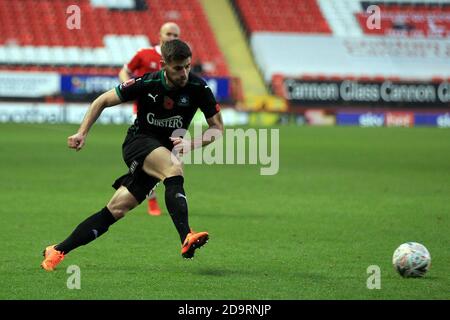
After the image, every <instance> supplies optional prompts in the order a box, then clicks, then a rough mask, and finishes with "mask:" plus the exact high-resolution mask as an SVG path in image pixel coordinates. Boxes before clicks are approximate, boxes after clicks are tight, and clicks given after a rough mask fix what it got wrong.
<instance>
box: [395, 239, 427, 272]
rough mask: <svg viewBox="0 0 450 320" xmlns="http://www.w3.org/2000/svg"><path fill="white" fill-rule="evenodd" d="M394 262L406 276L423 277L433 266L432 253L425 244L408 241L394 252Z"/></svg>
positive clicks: (398, 270)
mask: <svg viewBox="0 0 450 320" xmlns="http://www.w3.org/2000/svg"><path fill="white" fill-rule="evenodd" d="M392 264H393V265H394V268H395V270H397V272H398V273H399V274H400V275H401V276H402V277H404V278H410V277H411V278H419V277H423V276H424V275H425V274H426V273H427V271H428V269H429V268H430V266H431V255H430V253H429V252H428V250H427V248H425V246H424V245H423V244H420V243H417V242H406V243H403V244H402V245H400V246H399V247H398V248H397V249H396V250H395V252H394V255H393V257H392Z"/></svg>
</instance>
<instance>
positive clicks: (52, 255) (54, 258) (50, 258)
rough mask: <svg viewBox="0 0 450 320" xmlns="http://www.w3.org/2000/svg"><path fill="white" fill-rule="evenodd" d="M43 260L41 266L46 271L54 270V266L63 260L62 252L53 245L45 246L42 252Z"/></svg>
mask: <svg viewBox="0 0 450 320" xmlns="http://www.w3.org/2000/svg"><path fill="white" fill-rule="evenodd" d="M42 255H43V256H44V261H42V263H41V267H42V268H43V269H45V270H47V271H53V270H55V268H56V266H57V265H58V264H59V263H60V262H61V261H63V260H64V253H62V252H61V251H58V250H56V249H55V245H52V246H48V247H47V248H45V250H44V252H43V254H42Z"/></svg>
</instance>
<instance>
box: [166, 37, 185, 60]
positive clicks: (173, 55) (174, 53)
mask: <svg viewBox="0 0 450 320" xmlns="http://www.w3.org/2000/svg"><path fill="white" fill-rule="evenodd" d="M161 54H162V57H163V59H164V61H165V62H166V63H171V62H173V61H181V60H186V59H187V58H190V57H192V52H191V48H189V46H188V45H187V43H186V42H184V41H181V40H180V39H173V40H170V41H166V42H164V43H163V45H162V46H161Z"/></svg>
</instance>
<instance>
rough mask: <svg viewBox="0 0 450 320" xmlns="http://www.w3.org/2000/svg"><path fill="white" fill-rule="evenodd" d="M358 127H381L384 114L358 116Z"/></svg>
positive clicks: (370, 113)
mask: <svg viewBox="0 0 450 320" xmlns="http://www.w3.org/2000/svg"><path fill="white" fill-rule="evenodd" d="M359 125H360V126H361V127H382V126H383V125H384V114H382V113H372V112H369V113H364V114H362V115H360V116H359Z"/></svg>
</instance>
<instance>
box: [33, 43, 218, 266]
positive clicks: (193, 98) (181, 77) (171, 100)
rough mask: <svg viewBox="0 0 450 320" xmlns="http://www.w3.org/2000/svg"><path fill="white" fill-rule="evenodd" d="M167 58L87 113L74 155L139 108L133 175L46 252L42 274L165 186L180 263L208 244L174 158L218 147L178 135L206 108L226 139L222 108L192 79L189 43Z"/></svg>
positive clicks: (132, 142) (132, 137) (131, 146)
mask: <svg viewBox="0 0 450 320" xmlns="http://www.w3.org/2000/svg"><path fill="white" fill-rule="evenodd" d="M161 51H162V62H161V64H162V67H163V68H162V69H161V71H159V72H154V73H148V74H145V75H144V76H142V77H139V78H136V79H130V80H128V81H126V82H124V83H122V84H120V85H119V86H117V87H116V88H114V89H112V90H110V91H107V92H105V93H103V94H102V95H100V96H99V97H98V98H97V99H96V100H95V101H94V102H93V103H92V104H91V106H90V107H89V109H88V111H87V112H86V115H85V117H84V119H83V121H82V123H81V125H80V128H79V130H78V132H77V133H76V134H74V135H72V136H70V137H69V138H68V146H69V148H72V149H75V150H77V151H79V150H81V149H82V148H83V146H84V145H85V142H86V137H87V134H88V132H89V129H90V128H91V127H92V125H93V124H94V122H95V121H96V120H97V118H98V117H99V116H100V114H101V113H102V111H103V110H104V109H105V108H107V107H111V106H115V105H117V104H120V103H121V102H126V101H132V100H136V101H137V104H138V112H137V118H136V120H135V122H134V124H133V125H132V126H131V127H130V128H129V129H128V133H127V136H126V138H125V141H124V143H123V145H122V153H123V158H124V160H125V163H126V164H127V166H128V168H129V171H128V173H127V174H125V175H124V176H122V177H120V178H118V179H117V180H116V181H115V183H114V184H113V187H114V188H116V190H117V191H116V192H115V193H114V195H113V196H112V198H111V200H110V201H109V202H108V204H107V205H106V206H105V207H104V208H103V209H101V210H100V211H99V212H97V213H95V214H93V215H92V216H90V217H89V218H87V219H86V220H84V221H83V222H81V223H80V224H79V225H78V226H77V227H76V228H75V230H74V231H73V232H72V233H71V234H70V235H69V237H68V238H67V239H65V240H64V241H62V242H60V243H58V244H56V245H51V246H48V247H47V248H46V249H45V250H44V260H43V262H42V263H41V266H42V268H44V269H45V270H47V271H53V270H54V269H55V268H56V266H57V265H58V264H59V263H60V262H61V261H62V260H63V259H64V257H65V255H67V254H68V253H69V252H70V251H72V250H74V249H75V248H77V247H79V246H82V245H85V244H88V243H89V242H91V241H93V240H95V239H96V238H98V237H99V236H101V235H102V234H104V233H105V232H106V231H108V228H109V227H110V226H111V225H112V224H114V223H115V222H116V221H117V220H119V219H121V218H123V217H124V216H125V214H126V213H127V212H129V211H130V210H132V209H133V208H135V207H136V206H137V205H138V204H140V203H141V202H142V201H144V200H145V198H146V195H148V194H149V193H150V192H151V190H152V189H153V188H154V186H155V185H156V184H157V183H158V182H159V181H163V183H164V186H165V202H166V206H167V210H168V212H169V214H170V216H171V218H172V220H173V223H174V225H175V227H176V229H177V231H178V234H179V236H180V240H181V243H182V245H181V255H182V256H183V257H184V258H192V257H193V256H194V253H195V250H196V249H198V248H200V247H201V246H203V245H204V244H205V243H206V242H207V241H208V239H209V234H208V232H194V231H193V230H192V229H191V228H190V226H189V223H188V206H187V201H186V194H185V192H184V188H183V183H184V178H183V167H182V163H181V161H180V159H179V158H178V157H176V156H174V153H175V154H176V153H179V154H182V153H183V152H187V151H189V150H191V149H193V148H196V147H202V146H205V145H207V144H209V143H211V142H213V141H214V139H212V138H211V139H209V140H207V139H204V138H203V137H202V136H200V137H195V138H194V139H192V141H188V140H186V139H183V138H182V137H181V136H180V135H179V134H176V135H174V136H172V133H173V132H174V131H176V132H180V130H177V129H188V127H189V124H190V122H191V121H192V118H193V116H194V114H195V113H196V111H197V108H200V110H201V111H202V112H203V114H204V115H205V118H206V121H207V123H208V126H209V128H208V129H207V130H210V131H215V132H216V133H215V134H213V135H211V134H209V135H208V136H215V137H218V136H220V135H221V134H222V133H223V122H222V117H221V114H220V108H219V105H218V104H217V102H216V100H215V98H214V95H213V93H212V92H211V89H210V88H209V87H208V86H207V84H206V82H205V81H204V80H203V79H201V78H200V77H198V76H196V75H194V74H192V73H191V72H190V70H191V58H192V53H191V50H190V48H189V46H188V45H187V44H186V43H185V42H183V41H181V40H178V39H175V40H171V41H168V42H166V43H164V44H163V46H162V48H161Z"/></svg>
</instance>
